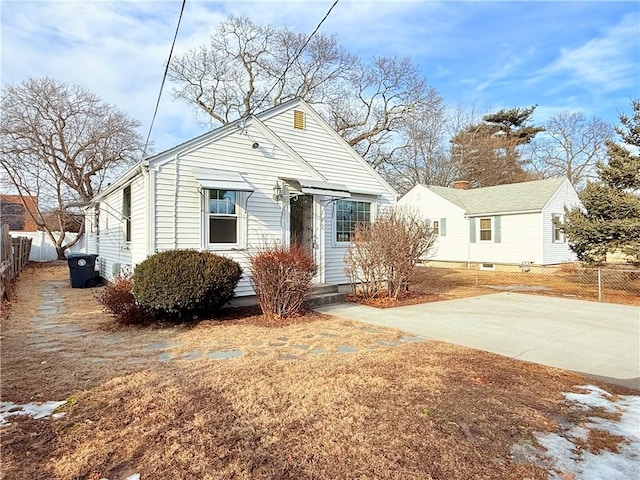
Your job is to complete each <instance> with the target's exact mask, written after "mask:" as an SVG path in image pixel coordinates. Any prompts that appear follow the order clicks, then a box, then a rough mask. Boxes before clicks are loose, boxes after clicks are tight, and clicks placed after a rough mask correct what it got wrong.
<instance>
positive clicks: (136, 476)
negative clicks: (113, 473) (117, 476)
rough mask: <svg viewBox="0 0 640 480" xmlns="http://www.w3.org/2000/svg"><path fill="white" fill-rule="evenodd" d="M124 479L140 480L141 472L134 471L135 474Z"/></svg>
mask: <svg viewBox="0 0 640 480" xmlns="http://www.w3.org/2000/svg"><path fill="white" fill-rule="evenodd" d="M124 480H140V474H139V473H134V474H133V475H129V476H128V477H127V478H125V479H124Z"/></svg>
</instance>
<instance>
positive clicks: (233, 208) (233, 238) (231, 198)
mask: <svg viewBox="0 0 640 480" xmlns="http://www.w3.org/2000/svg"><path fill="white" fill-rule="evenodd" d="M208 192H209V193H208V201H207V217H208V218H207V220H208V225H207V226H208V233H209V237H208V243H209V244H237V243H238V208H237V196H238V192H235V191H232V190H208Z"/></svg>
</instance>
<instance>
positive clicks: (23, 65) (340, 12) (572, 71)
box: [0, 0, 640, 151]
mask: <svg viewBox="0 0 640 480" xmlns="http://www.w3.org/2000/svg"><path fill="white" fill-rule="evenodd" d="M332 3H333V0H326V1H288V2H275V1H268V0H267V1H265V0H263V1H253V2H251V1H246V2H244V1H231V2H207V1H201V0H187V7H186V10H185V13H184V17H183V21H182V27H181V31H180V35H179V37H178V43H177V46H176V51H177V52H178V53H181V52H184V51H186V50H187V49H189V48H190V47H193V46H196V45H199V44H202V43H205V42H206V41H207V39H208V37H209V34H210V32H211V31H212V30H213V28H214V27H215V26H216V25H217V24H218V23H219V22H220V21H222V20H223V19H224V18H225V17H226V16H228V15H229V14H234V15H246V16H249V17H250V18H251V19H252V20H253V21H254V22H256V23H271V24H274V25H279V26H283V25H286V26H288V27H290V28H291V29H293V30H297V31H302V32H305V33H309V32H311V31H312V30H313V28H315V26H316V24H317V23H318V22H319V21H320V19H321V18H322V17H323V16H324V14H325V13H326V11H327V10H328V8H329V7H330V6H331V4H332ZM0 8H1V29H2V33H1V35H2V38H1V40H2V50H1V53H2V82H3V83H8V82H9V83H11V82H20V81H21V80H23V79H24V78H27V77H29V76H32V77H37V76H45V75H47V76H50V77H53V78H55V79H58V80H62V81H65V82H68V83H75V84H79V85H82V86H84V87H86V88H87V89H89V90H91V91H93V92H94V93H96V94H97V95H99V96H100V97H101V98H103V99H104V100H106V101H108V102H110V103H114V104H115V105H117V106H118V107H119V108H121V109H122V110H124V111H126V112H127V113H129V114H130V115H131V116H132V117H134V118H136V119H138V120H140V121H141V122H142V123H143V127H142V128H141V132H142V133H143V134H144V135H145V136H146V133H147V130H148V128H149V124H150V122H151V117H152V115H153V109H154V106H155V101H156V96H157V92H158V88H159V85H160V81H161V78H162V73H163V69H164V62H165V61H166V58H167V55H168V52H169V47H170V44H171V40H172V38H173V34H174V29H175V24H176V21H177V18H178V14H179V10H180V2H179V1H178V0H172V1H168V0H166V1H161V0H157V1H151V2H144V1H119V2H97V1H91V0H85V1H76V2H70V1H63V0H57V1H28V0H27V1H25V0H18V1H12V0H3V1H2V3H1V5H0ZM321 31H322V32H323V33H325V34H335V35H337V37H338V40H339V42H340V43H341V44H342V45H343V46H345V47H346V48H347V49H348V50H350V51H351V52H353V53H355V54H357V55H359V56H361V57H362V58H365V59H370V58H371V57H373V56H376V55H383V56H391V55H398V56H410V57H411V58H412V59H413V60H414V62H415V63H416V64H418V65H419V67H420V69H421V70H422V72H423V73H424V75H425V76H426V78H427V79H428V82H429V84H430V85H431V86H433V87H434V88H435V89H436V90H438V91H439V92H440V94H441V95H442V96H443V97H444V99H445V101H446V102H447V103H448V104H450V105H453V106H455V105H457V104H463V105H465V106H466V107H469V108H470V107H473V108H474V109H475V110H476V112H480V113H486V112H489V111H495V110H497V109H499V108H503V107H505V108H509V107H515V106H529V105H532V104H538V108H537V110H536V115H535V120H536V121H537V122H539V123H542V122H544V121H545V119H546V118H547V117H548V116H550V115H553V114H555V113H558V112H561V111H566V110H569V111H582V112H584V113H585V114H586V115H587V116H597V117H600V118H601V119H603V120H605V121H609V122H612V123H616V122H617V117H618V113H619V112H620V111H627V112H628V111H629V110H630V107H629V100H630V98H639V97H640V2H637V1H632V2H631V1H630V2H577V1H576V2H559V1H558V2H471V1H467V2H457V1H445V2H435V1H376V0H370V1H365V0H362V1H359V0H340V2H339V4H338V5H337V6H336V7H335V9H334V10H333V12H332V14H331V15H330V17H329V18H328V19H327V20H326V22H325V23H324V24H323V26H322V29H321ZM170 90H171V89H170V85H168V86H167V87H166V88H165V92H164V96H163V101H162V103H161V105H160V110H159V113H158V117H157V119H156V123H155V126H154V129H153V132H152V136H151V137H152V140H153V142H154V144H155V149H156V151H158V150H163V149H165V148H168V147H171V146H173V145H175V144H177V143H179V142H182V141H184V140H187V139H189V138H191V137H193V136H195V135H198V134H200V133H202V132H203V131H204V130H205V127H204V126H203V125H202V124H201V122H200V121H199V120H198V119H197V118H195V116H194V113H193V111H192V109H191V108H190V107H189V106H188V105H186V104H184V103H182V102H178V101H175V100H173V98H172V96H171V94H170Z"/></svg>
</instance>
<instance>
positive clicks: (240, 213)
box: [202, 188, 246, 250]
mask: <svg viewBox="0 0 640 480" xmlns="http://www.w3.org/2000/svg"><path fill="white" fill-rule="evenodd" d="M216 190H217V191H220V190H223V189H220V188H211V189H204V188H203V189H202V192H203V195H202V201H203V204H204V205H203V232H202V238H203V240H202V242H203V247H204V248H205V249H207V250H239V249H242V248H244V242H245V235H244V227H243V225H244V216H245V211H246V210H245V207H244V204H245V203H246V196H245V192H242V191H239V190H225V191H229V192H234V193H235V201H234V211H235V213H232V214H228V213H211V212H210V211H209V200H210V199H211V192H212V191H216ZM212 218H219V219H224V218H233V219H235V220H236V241H235V242H229V243H212V242H211V223H210V220H211V219H212Z"/></svg>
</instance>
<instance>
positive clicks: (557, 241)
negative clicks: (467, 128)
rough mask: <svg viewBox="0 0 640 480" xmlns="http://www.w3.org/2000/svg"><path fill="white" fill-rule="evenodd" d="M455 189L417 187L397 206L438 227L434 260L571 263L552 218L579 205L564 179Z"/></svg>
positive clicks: (491, 265)
mask: <svg viewBox="0 0 640 480" xmlns="http://www.w3.org/2000/svg"><path fill="white" fill-rule="evenodd" d="M468 185H469V184H468V182H455V183H454V188H447V187H438V186H425V185H416V186H415V187H413V188H412V189H411V190H410V191H409V192H407V194H406V195H405V196H403V197H402V198H401V199H400V200H399V201H398V205H399V206H400V205H407V206H410V207H412V208H415V209H416V210H417V211H419V212H420V213H421V215H422V216H423V217H425V218H428V219H429V220H430V221H431V222H432V225H433V226H434V227H436V228H437V229H438V239H437V242H436V246H435V249H434V252H433V254H432V256H431V260H432V261H439V262H456V263H466V264H467V265H470V264H474V265H475V264H479V265H480V268H483V267H484V268H494V265H495V264H523V263H527V264H529V263H530V264H534V265H535V264H538V265H551V264H558V263H562V262H567V261H574V260H575V259H576V256H575V254H574V253H573V252H572V251H571V250H570V249H569V246H568V244H567V241H566V238H565V236H564V234H563V232H562V231H561V230H560V229H559V228H557V226H556V225H555V223H554V218H559V219H560V220H562V219H563V217H564V208H565V207H571V206H575V205H580V200H579V198H578V194H577V193H576V191H575V189H574V188H573V186H572V185H571V182H569V180H568V179H566V178H550V179H547V180H537V181H532V182H523V183H512V184H508V185H498V186H495V187H484V188H473V189H469V188H468Z"/></svg>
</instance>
